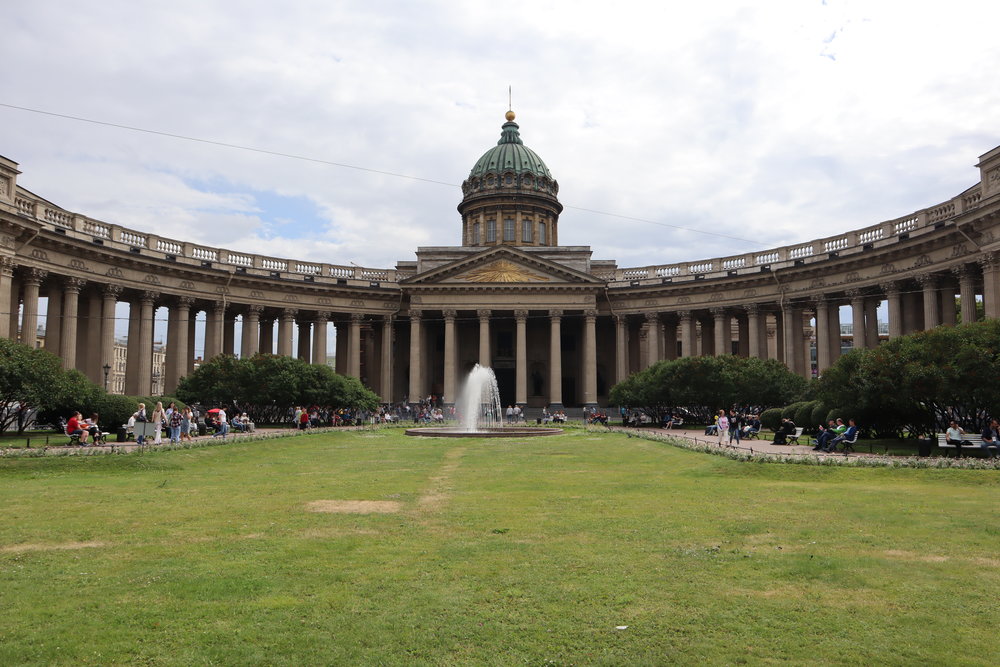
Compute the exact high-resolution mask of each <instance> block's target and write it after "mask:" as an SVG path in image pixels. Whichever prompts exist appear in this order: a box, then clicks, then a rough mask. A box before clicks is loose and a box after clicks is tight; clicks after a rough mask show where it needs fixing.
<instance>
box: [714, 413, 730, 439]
mask: <svg viewBox="0 0 1000 667" xmlns="http://www.w3.org/2000/svg"><path fill="white" fill-rule="evenodd" d="M716 423H717V424H718V426H719V428H718V429H716V430H717V431H718V434H719V446H720V447H721V446H722V445H723V444H724V443H728V442H729V418H728V417H726V411H725V410H719V421H718V422H716Z"/></svg>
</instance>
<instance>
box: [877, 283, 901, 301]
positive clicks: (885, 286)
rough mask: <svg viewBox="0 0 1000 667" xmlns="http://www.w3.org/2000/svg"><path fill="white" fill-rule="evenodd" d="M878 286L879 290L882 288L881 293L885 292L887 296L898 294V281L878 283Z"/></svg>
mask: <svg viewBox="0 0 1000 667" xmlns="http://www.w3.org/2000/svg"><path fill="white" fill-rule="evenodd" d="M878 287H879V289H880V290H882V293H883V294H885V295H886V296H887V297H897V296H899V283H897V282H896V281H895V280H890V281H888V282H884V283H879V284H878Z"/></svg>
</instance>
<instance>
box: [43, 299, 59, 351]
mask: <svg viewBox="0 0 1000 667" xmlns="http://www.w3.org/2000/svg"><path fill="white" fill-rule="evenodd" d="M48 297H49V304H48V307H47V308H46V310H45V349H46V350H48V351H49V352H51V353H52V354H55V355H58V354H59V350H60V349H61V348H62V344H61V342H60V341H62V285H60V284H58V283H53V284H50V285H49V290H48Z"/></svg>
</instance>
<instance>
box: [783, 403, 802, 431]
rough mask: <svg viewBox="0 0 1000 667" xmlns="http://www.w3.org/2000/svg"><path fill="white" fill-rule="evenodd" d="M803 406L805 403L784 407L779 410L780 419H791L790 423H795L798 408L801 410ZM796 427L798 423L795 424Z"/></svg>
mask: <svg viewBox="0 0 1000 667" xmlns="http://www.w3.org/2000/svg"><path fill="white" fill-rule="evenodd" d="M803 405H805V401H796V402H794V403H792V404H791V405H786V406H785V407H783V408H782V409H781V418H782V419H791V420H792V421H795V413H796V412H798V411H799V408H801V407H802V406H803ZM798 425H799V424H798V422H796V426H798Z"/></svg>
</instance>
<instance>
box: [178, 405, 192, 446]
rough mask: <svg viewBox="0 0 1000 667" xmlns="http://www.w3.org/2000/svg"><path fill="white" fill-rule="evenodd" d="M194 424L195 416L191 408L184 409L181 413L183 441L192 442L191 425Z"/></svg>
mask: <svg viewBox="0 0 1000 667" xmlns="http://www.w3.org/2000/svg"><path fill="white" fill-rule="evenodd" d="M193 422H194V415H193V414H191V408H184V411H183V412H181V440H188V441H190V440H191V424H192V423H193Z"/></svg>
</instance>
